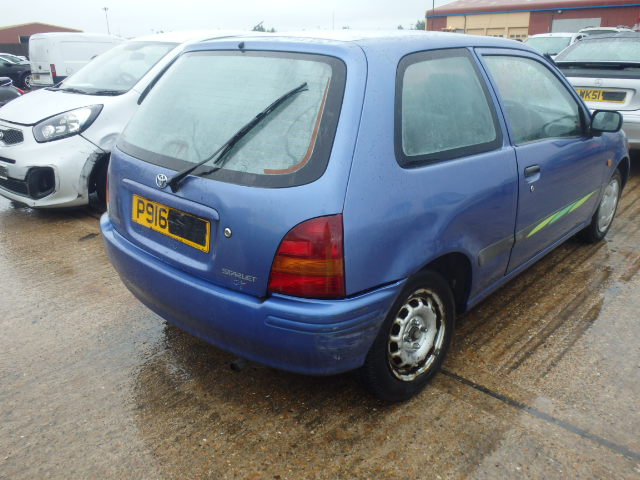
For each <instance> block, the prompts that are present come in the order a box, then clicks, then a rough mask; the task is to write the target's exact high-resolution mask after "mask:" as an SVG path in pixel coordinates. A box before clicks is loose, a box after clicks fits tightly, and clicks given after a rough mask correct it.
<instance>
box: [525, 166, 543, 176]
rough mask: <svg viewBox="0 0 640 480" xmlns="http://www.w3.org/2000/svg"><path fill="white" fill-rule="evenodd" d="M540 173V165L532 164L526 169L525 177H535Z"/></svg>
mask: <svg viewBox="0 0 640 480" xmlns="http://www.w3.org/2000/svg"><path fill="white" fill-rule="evenodd" d="M539 173H540V165H531V166H530V167H527V168H525V169H524V176H525V178H529V177H533V176H534V175H538V174H539Z"/></svg>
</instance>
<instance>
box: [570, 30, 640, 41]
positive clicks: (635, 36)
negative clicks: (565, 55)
mask: <svg viewBox="0 0 640 480" xmlns="http://www.w3.org/2000/svg"><path fill="white" fill-rule="evenodd" d="M607 38H609V39H611V38H629V39H636V40H640V32H626V31H625V32H611V33H603V34H600V35H587V36H586V37H584V38H583V39H582V40H580V41H581V42H583V41H589V42H593V41H595V40H603V39H607Z"/></svg>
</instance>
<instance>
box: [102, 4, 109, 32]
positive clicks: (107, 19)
mask: <svg viewBox="0 0 640 480" xmlns="http://www.w3.org/2000/svg"><path fill="white" fill-rule="evenodd" d="M102 10H104V18H105V20H106V21H107V33H108V34H109V35H111V31H110V30H109V15H107V11H108V10H109V9H108V8H107V7H102Z"/></svg>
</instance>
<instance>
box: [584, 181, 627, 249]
mask: <svg viewBox="0 0 640 480" xmlns="http://www.w3.org/2000/svg"><path fill="white" fill-rule="evenodd" d="M621 193H622V176H621V175H620V171H619V170H616V171H615V172H614V173H613V175H612V176H611V179H610V180H609V183H607V186H606V187H605V188H604V192H603V193H602V198H601V199H600V205H599V206H598V209H597V210H596V213H594V214H593V217H591V223H590V224H589V226H587V227H586V228H585V229H584V230H581V231H580V233H579V236H580V238H581V239H582V240H584V241H585V242H588V243H596V242H599V241H600V240H602V239H603V238H604V237H605V235H606V234H607V232H608V231H609V228H611V224H612V223H613V217H614V216H615V214H616V210H617V208H618V201H619V200H620V195H621Z"/></svg>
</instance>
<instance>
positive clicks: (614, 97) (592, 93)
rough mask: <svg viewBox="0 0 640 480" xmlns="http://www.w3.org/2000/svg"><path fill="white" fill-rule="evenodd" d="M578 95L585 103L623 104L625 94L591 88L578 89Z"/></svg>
mask: <svg viewBox="0 0 640 480" xmlns="http://www.w3.org/2000/svg"><path fill="white" fill-rule="evenodd" d="M577 92H578V95H580V96H581V97H582V99H583V100H584V101H586V102H607V103H624V99H625V97H626V94H625V93H624V92H616V91H614V90H594V89H591V88H579V89H578V90H577Z"/></svg>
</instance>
